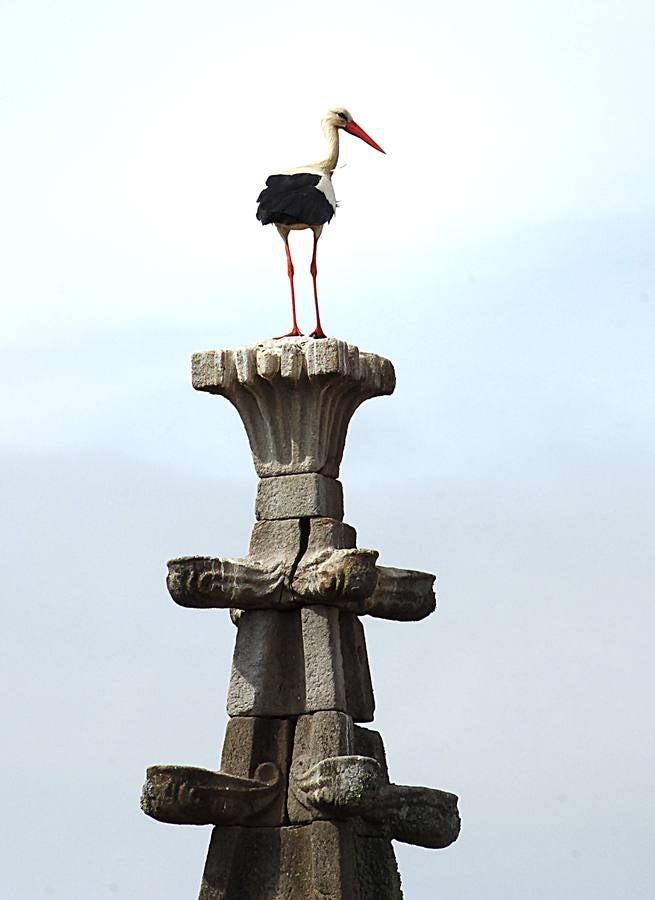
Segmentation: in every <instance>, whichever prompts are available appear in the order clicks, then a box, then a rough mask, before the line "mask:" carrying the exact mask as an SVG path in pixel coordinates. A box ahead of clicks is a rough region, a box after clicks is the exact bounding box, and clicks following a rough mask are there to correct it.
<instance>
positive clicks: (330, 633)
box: [300, 606, 347, 712]
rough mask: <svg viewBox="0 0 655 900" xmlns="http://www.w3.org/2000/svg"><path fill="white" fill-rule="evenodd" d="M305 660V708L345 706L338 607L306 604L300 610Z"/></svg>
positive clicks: (342, 707) (309, 709)
mask: <svg viewBox="0 0 655 900" xmlns="http://www.w3.org/2000/svg"><path fill="white" fill-rule="evenodd" d="M300 620H301V627H302V642H303V655H304V660H305V708H304V709H303V712H313V711H315V710H319V709H340V710H344V711H347V710H346V686H345V683H344V678H343V658H342V656H341V631H340V629H339V610H338V609H335V608H334V607H329V606H305V607H303V608H302V609H301V611H300Z"/></svg>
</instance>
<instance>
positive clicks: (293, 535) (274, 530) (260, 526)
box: [248, 519, 305, 563]
mask: <svg viewBox="0 0 655 900" xmlns="http://www.w3.org/2000/svg"><path fill="white" fill-rule="evenodd" d="M303 527H304V522H303V521H302V520H301V519H267V520H264V521H260V522H255V524H254V525H253V529H252V533H251V535H250V547H249V549H248V557H249V558H250V559H251V560H252V561H253V562H260V563H261V562H267V563H268V562H270V561H271V560H284V561H285V562H291V563H293V562H295V561H296V560H298V559H299V558H300V555H301V545H302V542H303V540H305V538H304V537H303V532H302V528H303Z"/></svg>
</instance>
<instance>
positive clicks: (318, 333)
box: [309, 325, 327, 338]
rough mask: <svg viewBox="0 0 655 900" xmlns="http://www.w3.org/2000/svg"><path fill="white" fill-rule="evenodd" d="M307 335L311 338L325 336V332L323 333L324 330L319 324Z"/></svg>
mask: <svg viewBox="0 0 655 900" xmlns="http://www.w3.org/2000/svg"><path fill="white" fill-rule="evenodd" d="M309 336H310V337H313V338H324V337H327V334H325V332H324V331H323V329H322V328H321V326H320V325H319V326H318V328H315V329H314V330H313V331H312V332H311V334H310V335H309Z"/></svg>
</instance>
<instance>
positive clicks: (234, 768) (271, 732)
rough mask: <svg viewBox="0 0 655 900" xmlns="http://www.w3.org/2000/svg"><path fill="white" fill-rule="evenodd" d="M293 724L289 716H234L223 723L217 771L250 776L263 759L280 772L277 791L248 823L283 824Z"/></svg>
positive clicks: (240, 776) (243, 776) (251, 776)
mask: <svg viewBox="0 0 655 900" xmlns="http://www.w3.org/2000/svg"><path fill="white" fill-rule="evenodd" d="M294 725H295V723H294V721H293V720H292V719H273V718H255V717H252V716H238V717H236V718H233V719H230V720H229V722H228V723H227V729H226V731H225V741H224V742H223V755H222V757H221V772H226V773H228V774H230V775H236V776H238V777H239V778H253V777H254V773H255V772H256V771H257V769H258V767H259V766H260V765H261V764H262V763H264V762H273V763H275V765H276V766H277V768H278V770H279V771H280V780H281V787H280V790H279V791H278V793H277V794H276V795H275V797H274V798H273V799H272V801H271V802H270V803H269V804H268V806H266V807H265V808H264V809H263V810H262V811H261V812H260V813H259V814H258V815H256V816H252V817H251V818H250V819H249V820H248V824H249V825H284V824H285V823H286V821H287V819H286V789H287V778H288V772H289V768H290V765H291V751H292V744H293V732H294Z"/></svg>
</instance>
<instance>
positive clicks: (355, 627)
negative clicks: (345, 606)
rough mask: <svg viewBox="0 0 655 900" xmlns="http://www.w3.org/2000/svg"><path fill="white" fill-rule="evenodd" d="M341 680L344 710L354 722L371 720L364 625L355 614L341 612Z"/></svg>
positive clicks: (371, 699)
mask: <svg viewBox="0 0 655 900" xmlns="http://www.w3.org/2000/svg"><path fill="white" fill-rule="evenodd" d="M339 634H340V637H341V659H342V660H343V680H344V684H345V686H346V711H347V712H348V713H349V714H350V715H351V716H352V717H353V719H354V721H355V722H372V721H373V715H374V713H375V696H374V694H373V683H372V681H371V671H370V669H369V665H368V653H367V652H366V638H365V637H364V628H363V626H362V623H361V622H360V621H359V618H358V617H357V616H356V615H353V614H351V613H347V612H342V613H341V615H340V616H339Z"/></svg>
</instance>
